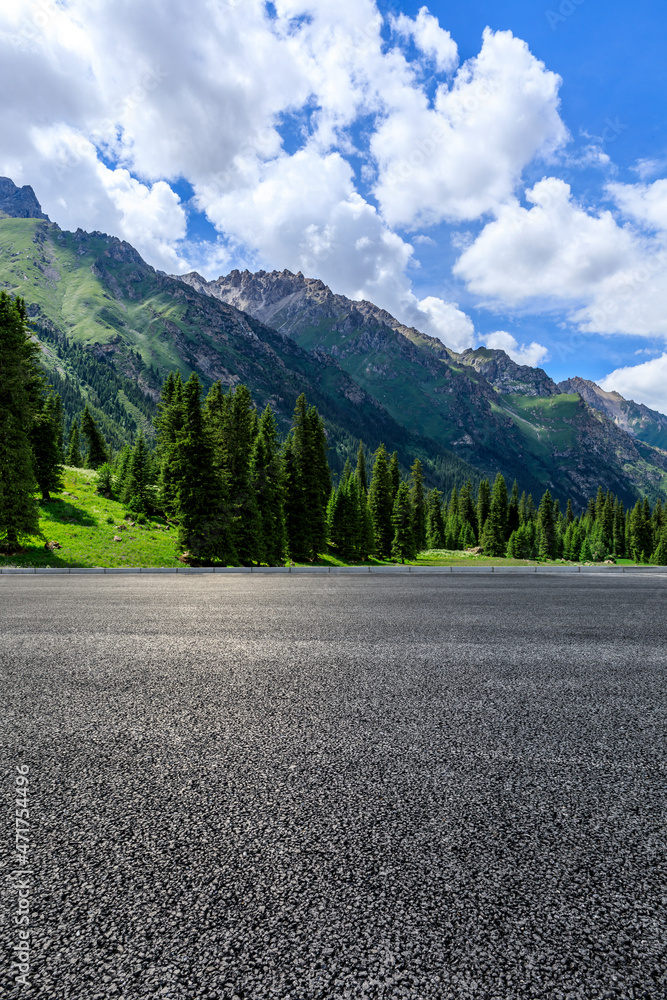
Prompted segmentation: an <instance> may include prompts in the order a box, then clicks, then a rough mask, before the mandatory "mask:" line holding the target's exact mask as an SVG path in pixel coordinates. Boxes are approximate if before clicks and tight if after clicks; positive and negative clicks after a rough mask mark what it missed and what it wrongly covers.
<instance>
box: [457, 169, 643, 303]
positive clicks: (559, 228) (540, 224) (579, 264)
mask: <svg viewBox="0 0 667 1000" xmlns="http://www.w3.org/2000/svg"><path fill="white" fill-rule="evenodd" d="M526 198H527V200H528V201H529V202H530V203H531V205H532V207H531V208H529V209H526V208H523V207H522V206H521V205H520V204H519V202H518V201H512V202H510V203H508V204H507V205H504V206H502V207H501V208H500V209H499V210H498V217H497V219H496V220H495V221H494V222H490V223H488V225H486V226H485V227H484V229H483V230H482V232H481V233H480V234H479V236H478V237H477V239H476V240H475V242H474V243H473V244H472V245H471V246H470V247H469V248H468V249H467V250H465V251H464V253H463V254H462V255H461V257H460V258H459V260H458V261H457V263H456V265H455V266H454V272H455V274H458V275H459V276H460V277H462V278H464V279H465V281H466V282H467V283H468V287H469V289H470V290H471V291H474V292H476V293H477V294H478V295H481V296H483V297H484V298H485V299H488V300H491V301H493V302H496V303H505V304H512V305H516V304H518V303H522V302H525V301H527V300H529V299H536V298H544V299H561V300H563V299H564V300H566V301H567V300H569V301H573V300H574V301H576V300H578V299H582V298H586V297H588V296H589V295H590V293H591V291H594V290H595V289H596V288H598V287H599V286H600V285H601V283H602V282H603V281H604V279H605V278H607V277H609V276H610V275H612V276H613V275H616V274H618V273H619V271H620V270H621V269H622V268H623V267H624V266H626V265H627V264H628V263H629V262H630V263H631V262H632V261H635V260H637V259H638V254H637V247H636V243H635V240H634V238H633V236H632V234H630V233H629V232H626V231H625V230H624V229H621V228H620V227H619V226H618V225H617V223H616V221H615V220H614V218H613V216H612V215H611V213H610V212H603V213H601V214H600V215H598V216H593V215H589V214H588V213H587V212H586V211H585V210H584V209H582V208H580V207H579V206H578V205H577V204H576V203H575V202H573V201H572V199H571V194H570V187H569V185H568V184H566V183H565V182H564V181H561V180H558V178H556V177H546V178H544V179H543V180H541V181H540V182H539V183H538V184H536V185H535V186H534V187H533V188H532V189H531V190H529V191H526Z"/></svg>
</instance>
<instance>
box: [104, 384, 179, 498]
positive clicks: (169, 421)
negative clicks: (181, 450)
mask: <svg viewBox="0 0 667 1000" xmlns="http://www.w3.org/2000/svg"><path fill="white" fill-rule="evenodd" d="M184 424H185V409H184V403H183V382H182V380H181V376H180V373H179V372H170V373H169V375H168V376H167V379H166V381H165V383H164V385H163V386H162V398H161V399H160V402H159V403H158V415H157V417H156V418H155V427H156V430H157V442H156V455H157V459H158V464H159V468H160V474H159V477H158V495H159V497H160V503H161V505H162V508H163V510H164V512H165V514H166V515H167V517H176V509H177V505H178V476H179V472H178V468H177V451H178V442H179V440H180V436H181V434H182V432H183V427H184ZM121 471H122V472H124V471H125V470H121ZM119 480H120V485H121V487H122V483H123V478H122V476H121V475H120V473H119Z"/></svg>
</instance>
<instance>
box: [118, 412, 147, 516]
mask: <svg viewBox="0 0 667 1000" xmlns="http://www.w3.org/2000/svg"><path fill="white" fill-rule="evenodd" d="M150 486H151V464H150V456H149V453H148V448H147V447H146V439H145V438H144V435H143V433H142V432H141V431H139V433H138V434H137V439H136V441H135V444H134V448H133V449H132V453H131V455H130V459H129V462H128V465H127V474H126V476H125V482H124V484H123V491H122V493H121V496H120V499H121V500H122V502H123V503H124V504H125V505H126V506H127V507H128V509H129V510H131V511H133V512H135V513H137V514H149V513H150V512H151V509H152V496H151V488H150Z"/></svg>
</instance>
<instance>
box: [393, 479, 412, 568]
mask: <svg viewBox="0 0 667 1000" xmlns="http://www.w3.org/2000/svg"><path fill="white" fill-rule="evenodd" d="M414 522H415V519H414V509H413V505H412V502H411V499H410V488H409V486H408V484H407V483H405V482H403V483H400V485H399V487H398V490H397V492H396V499H395V500H394V507H393V510H392V515H391V523H392V527H393V529H394V537H393V539H392V543H391V554H392V556H393V557H394V559H400V560H401V562H402V563H404V562H405V560H406V559H414V558H415V555H416V543H415V537H414Z"/></svg>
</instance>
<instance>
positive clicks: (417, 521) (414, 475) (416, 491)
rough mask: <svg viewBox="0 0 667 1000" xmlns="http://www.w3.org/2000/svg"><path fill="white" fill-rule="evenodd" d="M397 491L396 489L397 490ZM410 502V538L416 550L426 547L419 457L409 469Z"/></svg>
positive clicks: (422, 475)
mask: <svg viewBox="0 0 667 1000" xmlns="http://www.w3.org/2000/svg"><path fill="white" fill-rule="evenodd" d="M397 493H398V491H397ZM410 503H411V505H412V539H413V542H414V545H415V547H416V549H417V551H418V552H421V550H422V549H424V548H426V501H425V498H424V474H423V471H422V464H421V462H420V461H419V459H418V458H417V459H415V461H414V462H413V464H412V468H411V469H410Z"/></svg>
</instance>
